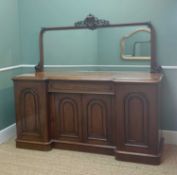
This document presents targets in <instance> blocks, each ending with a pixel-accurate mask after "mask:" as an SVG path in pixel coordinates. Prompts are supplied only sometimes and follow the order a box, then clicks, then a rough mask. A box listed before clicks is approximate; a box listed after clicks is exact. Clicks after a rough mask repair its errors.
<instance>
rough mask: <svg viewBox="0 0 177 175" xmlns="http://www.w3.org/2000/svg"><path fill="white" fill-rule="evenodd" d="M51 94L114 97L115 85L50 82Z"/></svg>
mask: <svg viewBox="0 0 177 175" xmlns="http://www.w3.org/2000/svg"><path fill="white" fill-rule="evenodd" d="M48 91H49V92H66V93H68V92H69V93H87V94H89V93H91V94H109V95H114V94H115V92H114V91H115V90H114V85H113V84H112V83H102V82H101V83H100V82H93V81H92V82H73V81H67V82H66V81H49V85H48Z"/></svg>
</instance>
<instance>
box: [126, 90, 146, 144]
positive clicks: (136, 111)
mask: <svg viewBox="0 0 177 175" xmlns="http://www.w3.org/2000/svg"><path fill="white" fill-rule="evenodd" d="M148 111H149V106H148V101H147V99H146V96H145V95H144V94H142V93H129V94H128V95H127V96H125V99H124V114H125V142H126V144H130V145H133V144H135V145H142V146H143V145H144V146H147V147H148V138H147V134H148V133H147V132H148V123H149V121H148V118H149V116H148V114H149V112H148Z"/></svg>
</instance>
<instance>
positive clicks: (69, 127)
mask: <svg viewBox="0 0 177 175" xmlns="http://www.w3.org/2000/svg"><path fill="white" fill-rule="evenodd" d="M53 103H54V106H53V107H54V109H52V110H54V112H55V114H52V117H53V118H54V119H53V121H54V122H53V126H54V128H55V131H54V132H53V133H54V135H55V136H54V138H55V139H59V140H66V141H81V140H82V128H81V127H82V118H81V117H82V116H81V109H82V108H81V96H80V95H79V94H59V93H57V94H55V95H53ZM53 107H52V108H53Z"/></svg>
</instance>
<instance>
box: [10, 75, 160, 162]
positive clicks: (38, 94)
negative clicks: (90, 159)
mask: <svg viewBox="0 0 177 175" xmlns="http://www.w3.org/2000/svg"><path fill="white" fill-rule="evenodd" d="M162 78H163V75H162V74H161V73H148V72H58V73H49V72H39V73H34V74H24V75H20V76H17V77H15V78H13V80H14V87H15V102H16V123H17V125H16V126H17V139H16V146H17V147H18V148H29V149H37V150H50V149H52V148H61V149H70V150H79V151H87V152H95V153H103V154H112V155H115V157H116V159H119V160H125V161H134V162H141V163H149V164H159V163H160V157H161V152H162V145H163V139H162V137H161V135H160V132H159V112H160V99H159V98H160V86H161V81H162Z"/></svg>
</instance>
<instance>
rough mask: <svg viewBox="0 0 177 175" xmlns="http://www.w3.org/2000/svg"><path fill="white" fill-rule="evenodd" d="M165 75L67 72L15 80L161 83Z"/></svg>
mask: <svg viewBox="0 0 177 175" xmlns="http://www.w3.org/2000/svg"><path fill="white" fill-rule="evenodd" d="M162 77H163V74H161V73H149V72H127V71H89V72H85V71H83V72H80V71H67V72H63V71H60V72H40V73H32V74H22V75H19V76H16V77H14V78H13V80H21V81H22V80H24V81H25V80H31V81H44V80H68V81H106V82H107V81H110V82H122V83H126V82H129V83H159V82H160V81H161V80H162Z"/></svg>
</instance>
